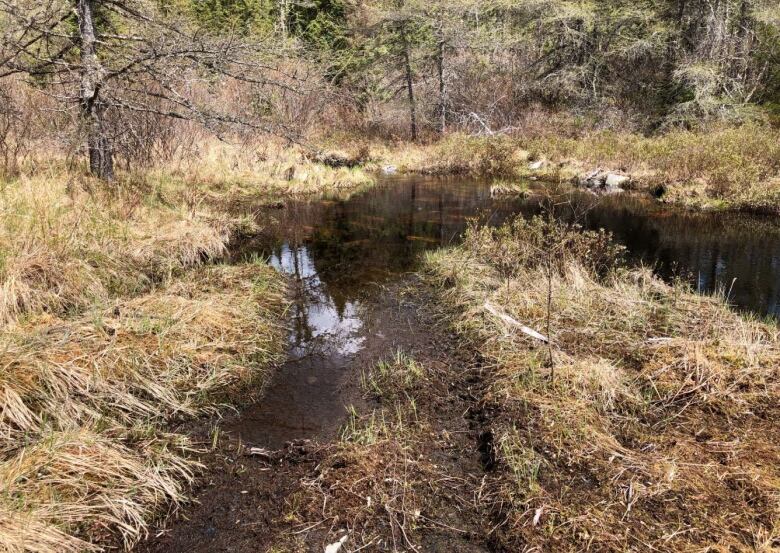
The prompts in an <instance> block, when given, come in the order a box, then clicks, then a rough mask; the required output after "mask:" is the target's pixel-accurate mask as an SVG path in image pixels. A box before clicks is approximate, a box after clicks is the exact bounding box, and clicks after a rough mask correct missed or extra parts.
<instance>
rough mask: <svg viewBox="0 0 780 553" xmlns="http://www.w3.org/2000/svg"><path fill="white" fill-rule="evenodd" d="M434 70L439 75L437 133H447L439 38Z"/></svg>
mask: <svg viewBox="0 0 780 553" xmlns="http://www.w3.org/2000/svg"><path fill="white" fill-rule="evenodd" d="M436 69H437V70H438V73H439V132H441V134H444V133H445V132H447V86H446V84H445V82H444V37H442V36H439V50H438V52H437V53H436Z"/></svg>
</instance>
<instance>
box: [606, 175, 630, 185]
mask: <svg viewBox="0 0 780 553" xmlns="http://www.w3.org/2000/svg"><path fill="white" fill-rule="evenodd" d="M629 182H631V177H629V176H627V175H620V174H618V173H607V178H606V179H605V180H604V184H606V186H608V187H614V188H622V187H623V185H626V184H628V183H629Z"/></svg>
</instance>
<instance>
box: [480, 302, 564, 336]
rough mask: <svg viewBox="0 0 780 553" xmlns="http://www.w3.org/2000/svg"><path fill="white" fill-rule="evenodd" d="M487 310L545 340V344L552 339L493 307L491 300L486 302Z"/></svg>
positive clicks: (527, 333) (524, 332)
mask: <svg viewBox="0 0 780 553" xmlns="http://www.w3.org/2000/svg"><path fill="white" fill-rule="evenodd" d="M485 310H486V311H487V312H488V313H490V314H491V315H493V316H495V317H498V318H499V319H501V320H502V321H503V322H504V323H506V324H508V325H509V326H511V327H513V328H516V329H518V330H519V331H520V332H522V333H523V334H526V335H528V336H530V337H531V338H534V339H536V340H539V341H540V342H544V343H545V344H547V343H549V342H550V340H549V339H548V338H547V336H545V335H544V334H539V333H538V332H536V331H535V330H534V329H533V328H530V327H527V326H525V325H524V324H523V323H521V322H520V321H518V320H516V319H513V318H512V317H510V316H509V315H507V314H506V313H502V312H501V311H499V310H498V309H496V308H495V307H493V306H492V305H491V304H490V302H487V301H486V302H485Z"/></svg>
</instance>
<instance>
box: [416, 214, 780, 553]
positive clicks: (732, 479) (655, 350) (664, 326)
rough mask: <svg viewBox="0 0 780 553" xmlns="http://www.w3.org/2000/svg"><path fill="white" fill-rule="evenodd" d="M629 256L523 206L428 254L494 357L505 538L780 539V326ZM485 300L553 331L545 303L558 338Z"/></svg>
mask: <svg viewBox="0 0 780 553" xmlns="http://www.w3.org/2000/svg"><path fill="white" fill-rule="evenodd" d="M550 236H552V237H553V239H550V238H549V237H550ZM550 248H554V251H555V255H554V257H552V262H550V259H551V258H550V256H549V251H550ZM617 254H619V251H618V250H615V249H614V247H612V246H610V244H609V242H608V241H607V240H606V237H605V235H603V234H597V233H584V234H583V233H581V232H580V231H578V230H576V229H569V228H567V227H563V226H561V225H559V224H556V223H548V222H544V221H541V220H536V221H535V222H532V223H528V222H522V220H520V219H518V220H517V221H516V222H515V223H513V224H511V225H509V226H506V227H504V228H502V229H498V230H491V229H478V228H472V229H470V230H469V232H468V234H467V236H466V240H465V243H464V244H463V245H462V246H460V247H457V248H454V249H450V250H446V251H440V252H435V253H430V254H429V255H428V257H427V260H426V271H427V273H426V274H427V275H428V278H429V280H430V282H431V283H432V284H434V285H435V286H436V287H437V288H438V290H439V294H440V298H441V300H442V302H443V303H444V304H445V305H446V306H447V309H448V313H449V316H450V317H451V319H452V323H453V324H454V326H455V328H456V329H457V330H458V331H459V332H460V333H461V335H462V336H463V337H464V338H465V339H467V340H468V341H469V342H470V343H471V344H472V345H473V347H475V348H477V349H478V350H479V351H480V353H481V354H482V355H483V356H484V359H485V364H486V366H488V367H493V368H492V369H491V370H490V371H489V372H487V373H486V379H487V382H486V386H487V392H486V394H485V397H483V398H482V402H483V404H484V405H485V406H487V409H488V412H491V413H492V418H491V419H490V425H491V432H492V435H493V436H494V444H495V445H494V454H495V456H496V460H495V461H496V462H495V469H494V471H493V472H492V473H491V475H490V477H489V481H488V483H487V484H486V488H485V489H484V490H483V491H482V495H481V496H482V497H484V498H485V501H486V502H487V503H488V504H489V508H490V509H491V510H492V512H493V517H494V520H495V521H496V522H495V524H496V528H495V539H496V540H497V541H496V543H497V545H499V546H500V547H501V548H504V549H505V550H520V549H522V548H524V547H525V548H529V549H530V548H538V549H540V550H548V549H549V550H556V551H580V550H584V549H593V550H599V551H625V550H628V549H641V550H662V551H691V550H702V551H703V550H731V551H770V550H773V548H774V547H776V543H777V542H776V540H777V536H778V534H777V532H778V528H780V508H779V507H778V505H780V503H779V502H778V499H779V498H780V472H779V470H778V467H780V463H778V460H780V447H779V446H778V444H780V436H779V435H778V431H777V428H776V425H775V424H774V422H773V421H775V420H777V416H778V414H780V413H778V411H777V409H778V408H777V405H778V399H780V388H778V382H780V373H779V372H778V367H779V366H780V364H779V362H780V349H778V345H780V334H779V333H778V329H777V326H775V325H773V324H768V323H765V322H761V321H758V320H754V319H752V318H750V317H748V316H743V315H740V314H737V313H735V312H733V311H732V310H731V309H729V307H728V306H727V305H726V303H725V302H724V300H723V299H722V298H721V297H718V296H702V295H697V294H695V293H692V292H690V291H689V290H688V289H687V288H686V287H685V286H683V285H681V284H665V283H663V282H661V281H660V280H658V279H657V278H656V277H654V276H653V275H652V274H651V273H650V272H649V271H647V270H645V269H630V268H626V267H624V266H622V264H621V263H620V262H619V261H614V262H610V260H614V259H619V255H617ZM550 284H551V285H552V288H551V289H552V294H551V295H550V296H548V292H549V291H550V288H549V285H550ZM548 297H549V298H550V309H549V311H548V307H547V306H548ZM486 302H490V304H492V305H494V306H500V309H501V311H502V312H503V313H504V314H505V315H507V316H509V317H511V318H513V319H515V320H516V321H518V322H520V323H522V324H524V325H527V326H529V327H531V328H534V329H536V330H538V331H540V332H546V331H547V326H548V316H549V329H550V337H551V338H552V345H551V346H549V347H548V346H547V345H545V344H543V343H541V342H539V341H538V340H535V339H533V338H530V337H529V336H527V335H526V334H524V333H521V332H518V331H517V330H516V329H515V328H514V326H513V325H512V324H509V323H507V322H506V320H504V319H501V318H498V317H496V316H494V315H493V314H491V313H490V312H489V311H487V310H486V309H485V308H484V306H485V303H486Z"/></svg>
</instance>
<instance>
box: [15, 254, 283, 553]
mask: <svg viewBox="0 0 780 553" xmlns="http://www.w3.org/2000/svg"><path fill="white" fill-rule="evenodd" d="M281 305H282V288H281V285H280V282H279V277H278V276H277V275H276V274H275V273H274V272H273V271H272V270H271V269H270V268H268V267H266V266H264V265H257V264H256V265H246V266H238V267H228V266H214V267H206V268H202V269H198V270H195V272H193V273H190V274H187V275H186V276H184V277H182V278H180V279H177V280H175V281H174V282H172V283H171V284H170V285H167V286H164V287H162V288H159V289H155V290H153V291H152V292H150V293H148V294H143V295H140V296H137V297H135V298H131V299H125V300H118V301H115V302H111V303H110V304H108V305H106V306H105V307H103V308H97V307H96V308H95V309H94V310H90V311H89V312H86V313H84V314H83V315H81V316H78V317H72V318H68V319H61V318H58V317H54V316H50V315H42V316H37V317H30V318H29V319H28V320H26V321H25V322H24V323H22V324H19V325H17V326H15V327H14V328H13V329H11V330H6V331H5V332H3V333H2V335H0V341H2V346H1V349H2V355H0V358H2V359H0V363H2V366H3V367H4V369H3V372H2V378H1V379H0V380H1V381H0V405H2V409H0V481H2V489H3V490H4V494H3V496H2V498H0V510H2V511H3V512H4V513H7V514H8V518H6V519H5V520H4V522H5V525H4V526H3V527H2V531H0V544H1V545H2V547H4V548H5V549H7V550H10V551H42V552H45V551H62V550H68V548H69V547H72V549H73V550H81V549H91V548H92V547H91V546H89V545H86V544H85V543H82V542H81V541H80V539H82V538H83V539H86V540H89V541H90V542H94V541H100V539H101V538H105V537H106V536H108V535H110V532H114V531H117V530H118V531H119V532H120V533H121V535H122V537H123V539H124V541H125V543H127V544H131V543H133V542H135V541H136V540H137V539H138V538H139V537H140V536H142V535H143V533H144V531H145V528H146V526H145V524H146V522H147V521H148V519H149V517H150V516H152V515H153V514H154V513H155V512H156V511H157V510H158V509H159V508H160V507H161V506H163V505H167V504H170V503H174V504H175V503H177V502H180V501H182V500H183V499H184V497H185V491H186V490H185V486H186V484H187V482H188V481H189V480H191V478H192V474H193V470H194V469H195V468H196V466H197V463H195V462H194V461H193V460H192V459H191V458H190V457H191V456H189V455H187V452H188V449H189V447H190V446H189V445H188V443H187V440H186V438H185V437H183V436H179V435H173V434H168V433H166V432H164V430H163V429H164V428H165V426H166V423H167V422H169V421H170V420H171V419H173V418H180V417H184V416H191V415H194V414H196V413H200V412H203V410H204V409H211V408H213V407H216V404H215V400H219V398H220V397H228V395H229V394H228V392H230V391H231V390H234V389H235V388H236V387H238V386H242V385H246V384H247V383H248V382H249V381H254V380H258V379H260V378H261V377H262V376H263V374H264V373H263V370H262V369H263V368H264V367H266V366H268V364H269V363H270V362H271V361H272V360H273V359H274V358H275V356H276V355H277V353H278V352H279V349H280V344H281V342H282V340H281V336H280V332H279V328H278V327H277V326H276V323H275V321H276V319H277V318H278V311H279V309H280V308H281Z"/></svg>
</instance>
